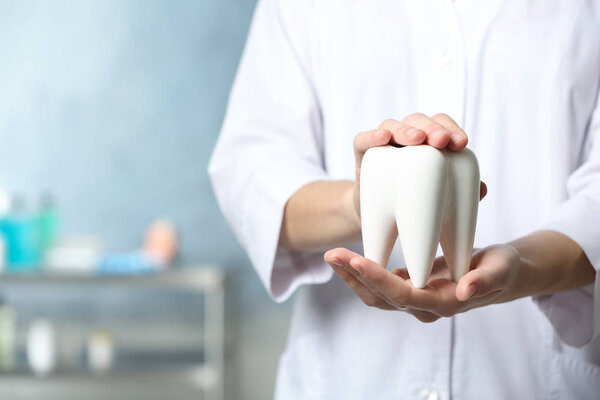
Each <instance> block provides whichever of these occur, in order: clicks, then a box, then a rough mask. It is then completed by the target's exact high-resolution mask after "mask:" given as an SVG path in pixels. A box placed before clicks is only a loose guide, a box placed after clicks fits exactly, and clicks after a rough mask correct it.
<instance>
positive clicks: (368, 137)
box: [354, 129, 392, 170]
mask: <svg viewBox="0 0 600 400" xmlns="http://www.w3.org/2000/svg"><path fill="white" fill-rule="evenodd" d="M391 138H392V133H391V132H390V131H389V130H388V129H373V130H370V131H365V132H361V133H359V134H358V135H356V136H354V158H355V160H356V168H357V170H358V169H359V168H360V164H361V163H362V158H363V156H364V154H365V151H367V150H368V149H370V148H371V147H377V146H385V145H386V144H388V143H389V142H390V140H391Z"/></svg>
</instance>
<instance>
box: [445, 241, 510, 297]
mask: <svg viewBox="0 0 600 400" xmlns="http://www.w3.org/2000/svg"><path fill="white" fill-rule="evenodd" d="M511 257H514V255H512V254H510V253H509V252H507V251H505V250H502V249H500V250H499V251H496V252H495V251H494V248H493V247H492V248H490V247H488V248H486V249H484V250H482V251H479V252H477V253H475V254H474V255H473V260H472V262H471V263H472V265H473V266H474V268H473V269H472V270H470V271H469V272H468V273H467V274H466V275H465V276H463V277H462V278H461V279H460V280H459V281H458V284H457V286H456V298H457V299H458V300H460V301H465V300H467V299H469V298H475V297H482V296H486V295H488V294H490V293H492V292H496V291H500V290H503V289H505V288H506V286H507V285H508V282H509V279H510V276H511V273H512V268H511V262H512V260H511Z"/></svg>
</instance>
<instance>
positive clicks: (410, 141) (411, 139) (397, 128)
mask: <svg viewBox="0 0 600 400" xmlns="http://www.w3.org/2000/svg"><path fill="white" fill-rule="evenodd" d="M379 129H387V130H389V131H390V132H391V133H392V141H393V143H395V144H398V145H401V146H415V145H418V144H422V143H423V142H424V141H425V139H426V137H427V135H426V134H425V132H424V131H423V130H422V129H418V128H415V127H414V126H411V125H408V124H405V123H404V122H401V121H397V120H395V119H386V120H385V121H383V122H382V123H381V125H379Z"/></svg>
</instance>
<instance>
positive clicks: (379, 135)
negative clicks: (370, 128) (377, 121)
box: [375, 129, 386, 138]
mask: <svg viewBox="0 0 600 400" xmlns="http://www.w3.org/2000/svg"><path fill="white" fill-rule="evenodd" d="M385 134H386V130H385V129H377V131H375V137H377V138H382V137H383V136H384V135H385Z"/></svg>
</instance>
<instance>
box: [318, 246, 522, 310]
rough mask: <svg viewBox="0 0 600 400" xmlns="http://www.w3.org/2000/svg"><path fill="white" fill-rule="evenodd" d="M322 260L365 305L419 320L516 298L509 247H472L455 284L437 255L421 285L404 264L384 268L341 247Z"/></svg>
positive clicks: (515, 258)
mask: <svg viewBox="0 0 600 400" xmlns="http://www.w3.org/2000/svg"><path fill="white" fill-rule="evenodd" d="M324 258H325V261H327V262H328V263H329V265H330V266H331V267H332V268H333V270H334V271H335V272H336V273H337V274H338V275H339V276H340V277H341V278H342V279H343V280H344V282H346V284H347V285H348V286H349V287H350V288H351V289H352V290H353V291H354V293H356V295H357V296H358V297H360V298H361V300H362V301H363V302H364V303H365V304H366V305H368V306H372V307H377V308H380V309H383V310H402V311H406V312H408V313H409V314H412V315H413V316H415V317H416V318H417V319H419V320H420V321H422V322H433V321H435V320H437V319H439V318H440V317H450V316H452V315H455V314H458V313H461V312H465V311H467V310H470V309H472V308H476V307H482V306H485V305H488V304H492V303H501V302H506V301H510V300H514V299H515V298H517V297H520V296H521V294H517V293H518V292H519V290H517V289H516V285H515V281H516V275H517V272H518V269H519V265H520V261H521V257H520V255H519V253H518V252H517V250H516V249H515V248H514V247H513V246H511V245H494V246H490V247H486V248H484V249H481V250H479V251H476V252H475V253H474V254H473V259H472V261H471V269H470V271H469V272H468V273H467V274H466V275H465V276H463V277H462V278H461V279H460V280H459V281H458V283H456V282H454V281H452V280H450V275H449V272H448V269H447V267H446V262H445V260H444V258H443V257H438V258H436V259H435V262H434V265H433V270H432V273H431V276H430V278H429V282H428V284H427V286H426V287H425V288H423V289H415V288H414V287H413V286H412V284H411V283H410V279H409V276H408V272H407V270H406V269H405V268H404V269H397V270H394V271H388V270H386V269H385V268H383V267H382V266H381V265H379V264H376V263H375V262H373V261H371V260H369V259H367V258H364V257H362V256H360V255H358V254H356V253H353V252H351V251H350V250H347V249H344V248H337V249H333V250H330V251H328V252H327V253H325V256H324ZM513 289H514V290H513Z"/></svg>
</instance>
